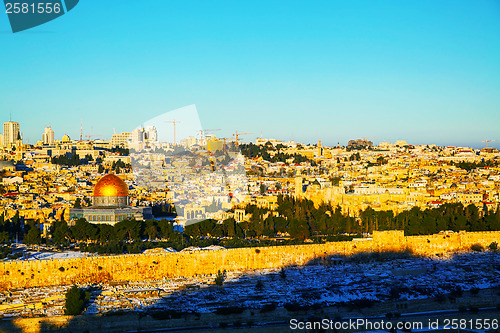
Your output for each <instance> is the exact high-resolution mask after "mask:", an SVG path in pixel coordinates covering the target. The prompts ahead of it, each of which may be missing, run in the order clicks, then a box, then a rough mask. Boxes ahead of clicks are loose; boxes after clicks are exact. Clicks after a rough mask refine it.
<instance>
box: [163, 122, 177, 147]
mask: <svg viewBox="0 0 500 333" xmlns="http://www.w3.org/2000/svg"><path fill="white" fill-rule="evenodd" d="M164 123H170V124H174V145H175V144H176V142H175V125H176V124H180V123H181V122H180V121H178V120H166V121H164Z"/></svg>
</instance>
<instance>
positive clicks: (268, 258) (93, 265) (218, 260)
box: [0, 231, 500, 290]
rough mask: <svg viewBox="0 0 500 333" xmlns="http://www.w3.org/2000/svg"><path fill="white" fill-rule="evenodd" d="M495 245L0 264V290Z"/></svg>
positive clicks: (463, 237) (487, 235)
mask: <svg viewBox="0 0 500 333" xmlns="http://www.w3.org/2000/svg"><path fill="white" fill-rule="evenodd" d="M492 242H497V243H500V231H496V232H473V233H466V232H460V233H448V234H437V235H429V236H404V233H403V231H380V232H374V234H373V238H371V239H366V240H353V241H348V242H332V243H326V244H309V245H294V246H273V247H252V248H238V249H227V250H218V251H195V252H177V253H163V254H136V255H133V254H132V255H115V256H96V257H85V258H71V259H53V260H30V261H5V262H2V263H0V290H6V289H11V288H26V287H37V286H49V285H69V284H73V283H99V282H102V283H105V282H109V281H143V280H158V279H163V278H165V277H166V278H170V277H183V276H185V277H187V276H196V275H209V274H215V273H217V272H218V271H219V270H221V271H222V270H227V271H245V270H253V269H265V268H280V267H285V266H290V265H304V264H307V263H309V262H312V261H314V260H321V259H322V258H325V257H328V256H331V255H352V254H356V253H360V252H377V251H379V252H384V251H404V250H410V251H412V252H413V253H415V254H419V255H436V254H441V253H446V252H453V251H461V250H469V249H470V247H471V245H473V244H476V243H479V244H481V245H482V246H483V247H485V248H486V247H487V246H489V245H490V244H491V243H492Z"/></svg>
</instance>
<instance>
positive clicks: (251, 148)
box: [240, 143, 316, 166]
mask: <svg viewBox="0 0 500 333" xmlns="http://www.w3.org/2000/svg"><path fill="white" fill-rule="evenodd" d="M240 149H241V154H242V155H243V156H245V157H246V158H257V157H262V159H264V160H266V161H269V162H272V163H276V162H283V163H288V162H287V160H290V159H293V163H302V162H309V163H311V165H312V166H316V162H314V161H313V160H310V159H309V158H307V157H306V156H303V155H300V154H293V155H292V154H287V153H283V152H281V151H280V150H279V149H278V152H277V153H275V154H274V155H273V156H271V154H269V151H273V150H276V149H277V148H274V147H273V146H272V145H262V146H261V145H254V144H253V143H249V144H242V145H240Z"/></svg>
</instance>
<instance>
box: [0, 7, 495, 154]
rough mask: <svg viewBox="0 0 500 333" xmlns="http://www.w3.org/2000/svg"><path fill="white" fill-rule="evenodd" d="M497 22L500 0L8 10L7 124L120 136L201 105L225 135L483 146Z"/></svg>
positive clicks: (3, 66) (490, 128) (2, 101)
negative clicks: (48, 15) (36, 23)
mask: <svg viewBox="0 0 500 333" xmlns="http://www.w3.org/2000/svg"><path fill="white" fill-rule="evenodd" d="M499 31H500V2H497V1H482V2H472V1H440V2H435V1H418V2H417V1H410V2H404V3H402V2H396V1H377V2H372V1H314V2H309V3H307V4H305V3H303V2H299V1H274V2H271V3H269V2H264V1H257V2H252V3H251V4H249V3H234V2H230V1H215V2H210V3H208V2H202V1H184V2H173V1H152V0H146V1H142V2H140V3H137V2H129V3H128V2H121V3H120V5H119V6H117V5H113V4H112V3H105V4H103V3H102V2H99V1H96V0H86V1H84V2H80V4H79V5H78V6H77V7H76V8H75V9H74V10H72V11H71V12H69V13H68V14H66V15H64V16H62V17H61V18H58V19H56V20H54V21H52V22H49V23H47V24H45V25H42V26H40V27H37V28H34V29H32V30H28V31H25V32H20V33H17V34H12V33H11V31H10V26H9V23H8V19H7V15H6V14H5V13H3V14H0V42H1V45H2V52H1V53H0V78H1V80H0V110H2V118H1V119H0V122H5V121H8V120H9V112H11V111H12V120H14V121H18V122H19V123H20V124H21V131H22V132H23V133H24V138H26V139H28V140H29V141H30V142H31V143H34V142H36V141H37V140H40V139H41V136H42V132H43V128H44V127H45V126H47V125H49V124H51V125H52V128H53V129H54V131H55V134H56V138H61V137H62V136H63V135H64V134H68V135H70V136H71V138H74V139H75V138H78V137H79V134H80V121H81V119H83V127H84V135H85V134H95V135H97V137H102V138H110V137H111V135H112V134H113V129H115V130H116V131H117V132H121V131H130V130H132V129H133V128H135V127H136V126H137V124H140V123H141V122H145V121H147V120H149V119H152V118H154V117H156V116H159V115H161V114H163V113H165V112H168V111H170V110H174V109H177V108H181V107H184V106H187V105H191V104H195V105H196V107H197V110H198V113H199V116H200V121H201V125H202V126H203V127H204V128H221V129H222V130H221V131H219V132H216V133H214V134H217V135H218V136H225V137H229V136H230V135H231V133H234V132H235V131H236V130H238V131H239V132H253V133H254V134H253V135H249V136H245V137H244V139H245V140H253V139H254V138H255V137H257V136H260V135H261V131H262V135H263V137H265V138H277V139H283V140H291V139H294V140H295V141H301V142H310V143H314V142H316V141H317V140H322V141H323V142H324V144H326V145H336V144H337V142H339V143H340V144H341V145H345V144H347V141H348V140H349V139H356V138H361V137H367V138H369V139H370V140H372V141H374V142H380V141H391V142H394V141H396V140H398V139H403V140H407V141H408V142H409V143H412V144H431V143H435V144H439V145H470V146H473V147H482V146H484V143H482V142H481V141H482V140H485V139H497V140H500V135H499V134H498V133H499V131H498V128H500V126H499V125H500V94H499V93H500V63H499V61H498V59H500V35H499V34H498V32H499ZM489 146H493V147H497V148H498V147H500V141H497V142H491V143H490V144H489Z"/></svg>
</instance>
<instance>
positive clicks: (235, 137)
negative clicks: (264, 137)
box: [233, 131, 253, 146]
mask: <svg viewBox="0 0 500 333" xmlns="http://www.w3.org/2000/svg"><path fill="white" fill-rule="evenodd" d="M247 134H253V132H251V133H238V131H236V133H234V134H233V136H234V142H236V146H238V144H239V143H238V140H239V138H240V135H247Z"/></svg>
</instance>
